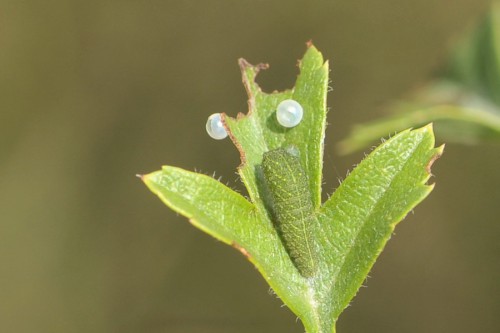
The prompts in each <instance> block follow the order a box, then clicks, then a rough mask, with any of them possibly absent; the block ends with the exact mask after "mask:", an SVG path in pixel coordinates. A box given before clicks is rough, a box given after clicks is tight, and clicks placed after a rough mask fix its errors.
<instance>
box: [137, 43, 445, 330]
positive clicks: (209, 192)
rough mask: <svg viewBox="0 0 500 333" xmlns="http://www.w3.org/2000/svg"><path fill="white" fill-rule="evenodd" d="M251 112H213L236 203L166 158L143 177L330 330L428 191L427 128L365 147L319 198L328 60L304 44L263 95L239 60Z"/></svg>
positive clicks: (309, 319) (309, 324)
mask: <svg viewBox="0 0 500 333" xmlns="http://www.w3.org/2000/svg"><path fill="white" fill-rule="evenodd" d="M240 67H241V70H242V73H243V82H244V84H245V87H246V88H247V92H248V95H249V106H250V110H249V112H248V114H246V115H242V114H240V115H238V117H237V118H236V119H233V118H230V117H228V116H227V115H224V114H223V115H222V121H223V122H224V125H225V128H226V130H227V131H228V134H229V136H230V137H231V139H232V140H233V142H234V143H235V145H236V147H237V148H238V150H239V151H240V154H241V160H242V164H241V166H240V167H239V168H238V171H239V173H240V175H241V178H242V180H243V182H244V183H245V185H246V187H247V189H248V193H249V195H250V199H249V200H247V199H245V198H244V197H242V196H241V195H239V194H237V193H236V192H234V191H233V190H231V189H229V188H228V187H226V186H225V185H223V184H221V183H219V182H218V181H216V180H214V179H212V178H211V177H208V176H205V175H201V174H197V173H193V172H189V171H185V170H182V169H179V168H175V167H170V166H166V167H164V168H163V169H162V170H160V171H157V172H153V173H151V174H149V175H146V176H142V179H143V181H144V182H145V183H146V185H147V186H148V187H149V188H150V189H151V190H152V191H153V192H154V193H155V194H156V195H158V196H159V197H160V199H161V200H162V201H163V202H164V203H165V204H166V205H167V206H169V207H170V208H172V209H173V210H175V211H177V212H179V213H180V214H182V215H184V216H186V217H188V218H189V219H190V221H191V222H192V223H193V224H194V225H195V226H196V227H198V228H200V229H202V230H203V231H205V232H207V233H209V234H210V235H212V236H214V237H215V238H217V239H220V240H221V241H223V242H225V243H227V244H230V245H232V246H234V247H235V248H237V249H239V250H240V251H241V252H242V253H243V254H244V255H245V256H246V257H247V258H248V259H249V260H250V261H251V262H252V263H253V264H254V265H255V266H256V267H257V268H258V269H259V271H260V273H261V274H262V275H263V277H264V278H265V279H266V280H267V282H268V283H269V284H270V285H271V287H272V288H273V289H274V291H275V292H276V293H277V294H278V295H279V296H280V297H281V299H282V300H283V302H285V304H286V305H287V306H288V307H289V308H290V309H291V310H292V311H293V312H294V313H296V314H297V316H298V317H299V318H300V319H301V320H302V322H303V324H304V326H305V328H306V330H307V332H309V333H332V332H335V323H336V321H337V319H338V316H339V315H340V313H341V312H342V310H343V309H344V308H345V307H346V306H347V305H348V304H349V302H350V300H351V299H352V297H354V295H355V294H356V292H357V290H358V289H359V287H360V285H361V283H362V282H363V280H364V279H365V277H366V275H367V274H368V271H369V270H370V268H371V266H372V265H373V263H374V262H375V259H376V258H377V256H378V255H379V254H380V252H381V251H382V249H383V247H384V245H385V243H386V242H387V240H388V239H389V237H390V235H391V233H392V230H393V229H394V226H395V224H397V223H398V222H399V221H401V220H402V219H403V218H404V216H405V215H406V214H407V213H408V212H409V211H410V210H411V209H413V207H415V206H416V205H417V204H418V203H419V202H420V201H421V200H423V199H424V198H425V196H427V195H428V194H429V192H430V191H431V190H432V186H431V185H425V183H426V181H427V180H428V178H429V176H430V166H431V164H432V162H433V161H434V160H435V159H436V158H438V157H439V156H440V154H441V152H442V148H434V136H433V132H432V127H431V126H430V125H429V126H426V127H423V128H421V129H417V130H413V131H410V130H407V131H404V132H402V133H400V134H398V135H396V136H395V137H393V138H391V139H389V140H388V141H386V142H385V143H383V144H382V145H381V146H380V147H379V148H377V149H376V150H374V151H373V152H372V153H371V154H370V155H369V156H368V157H367V158H366V159H365V160H364V161H362V162H361V163H360V164H359V165H358V167H356V168H355V169H354V171H353V172H352V173H351V174H350V175H349V176H348V177H347V178H346V179H345V181H344V182H343V183H342V185H341V186H340V187H339V188H338V189H337V190H336V191H335V193H334V194H333V195H332V197H331V198H330V199H329V200H327V201H326V202H325V203H324V204H323V205H321V201H320V198H321V166H322V156H323V139H324V129H325V118H326V103H325V101H326V92H327V82H328V76H327V75H328V63H326V62H324V61H323V57H322V55H321V53H320V52H318V50H317V49H316V48H315V47H314V46H312V45H309V48H308V50H307V52H306V54H305V56H304V58H303V59H302V61H301V62H300V75H299V76H298V78H297V82H296V85H295V87H294V88H293V89H291V90H287V91H284V92H274V93H271V94H267V93H264V92H262V91H261V89H260V88H259V86H258V85H257V84H256V83H255V76H256V75H257V73H258V71H259V70H261V69H263V68H266V67H267V66H264V65H257V66H252V65H250V64H248V63H247V62H246V61H244V60H240ZM286 99H293V100H295V101H297V102H299V103H300V105H301V106H302V107H303V110H304V115H303V119H302V121H301V122H300V123H299V124H298V125H297V126H296V127H293V128H284V127H281V126H280V125H279V123H278V122H277V121H276V111H275V110H276V107H277V105H278V104H279V103H280V102H281V101H283V100H286Z"/></svg>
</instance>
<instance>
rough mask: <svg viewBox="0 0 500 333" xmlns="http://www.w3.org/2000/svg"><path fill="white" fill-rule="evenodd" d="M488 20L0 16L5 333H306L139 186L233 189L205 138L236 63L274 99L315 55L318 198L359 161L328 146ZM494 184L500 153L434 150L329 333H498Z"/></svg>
mask: <svg viewBox="0 0 500 333" xmlns="http://www.w3.org/2000/svg"><path fill="white" fill-rule="evenodd" d="M487 7H488V1H486V0H473V1H472V0H456V1H445V0H441V1H433V0H421V1H401V0H380V1H335V0H328V1H327V0H323V1H319V0H317V1H292V0H291V1H274V0H273V1H264V0H252V1H250V0H238V1H230V0H225V1H223V0H210V1H208V0H207V1H195V0H179V1H168V0H167V1H166V0H163V1H159V0H147V1H138V0H135V1H134V0H120V1H118V0H99V1H96V0H86V1H82V0H66V1H63V0H45V1H34V0H25V1H20V0H13V1H7V0H1V1H0V50H1V51H0V213H1V223H0V259H1V266H0V332H16V333H17V332H20V333H24V332H51V333H58V332H125V333H126V332H169V333H177V332H183V333H197V332H200V333H211V332H244V333H246V332H274V333H276V332H287V333H291V332H297V333H299V332H303V328H302V326H301V325H300V323H298V322H296V320H295V317H294V315H293V314H291V312H290V311H288V310H287V309H286V308H284V307H281V304H282V303H281V302H280V301H279V300H278V299H276V297H275V296H273V295H271V294H270V292H269V288H268V286H267V285H266V283H265V282H264V280H263V279H262V278H261V277H260V276H259V274H258V273H257V271H256V270H255V269H254V268H253V267H252V265H251V264H249V263H248V262H247V261H246V260H245V259H244V258H243V257H242V256H241V254H239V253H238V252H237V251H234V250H232V249H230V248H229V247H227V246H224V245H222V244H220V243H218V242H217V241H214V240H213V239H211V238H210V237H208V236H206V235H204V234H203V233H201V232H200V231H199V230H196V229H195V228H193V227H192V226H190V225H189V223H187V221H186V220H185V219H184V218H182V217H179V216H177V215H176V214H175V213H173V212H171V211H170V210H169V209H167V208H166V207H165V206H163V204H162V203H161V202H160V201H159V200H158V199H157V198H156V197H154V196H153V195H152V194H151V193H149V192H148V191H147V189H146V187H145V186H144V185H143V184H142V183H141V182H140V181H139V180H138V179H137V178H136V177H135V174H137V173H147V172H150V171H154V170H157V169H159V168H160V166H161V165H162V164H170V165H176V166H181V167H184V168H186V169H188V170H194V169H195V168H196V169H197V170H201V171H203V172H205V173H209V174H212V173H213V172H215V174H216V175H217V176H222V180H223V181H224V182H226V183H229V184H230V185H231V186H232V187H235V188H238V189H239V190H243V189H242V186H241V184H240V183H239V181H238V177H237V175H236V173H235V172H236V167H237V165H238V164H239V156H238V153H237V151H236V149H234V148H233V147H232V144H231V143H230V141H229V140H224V141H222V142H220V141H214V140H211V139H210V138H209V137H208V136H207V135H206V133H205V121H206V119H207V117H208V116H209V115H210V114H212V113H214V112H226V113H228V114H229V115H232V116H235V115H236V114H237V113H238V112H246V109H247V105H246V95H245V92H244V89H243V86H242V85H241V84H240V82H241V79H240V73H239V70H238V67H237V63H236V60H237V59H238V58H239V57H245V58H246V59H247V60H249V61H250V62H252V63H258V62H268V63H270V64H271V69H270V70H268V71H266V72H263V73H262V74H261V75H260V76H259V82H260V84H261V85H262V87H263V88H264V89H265V90H268V91H271V90H274V89H285V88H289V87H291V86H292V85H293V82H294V79H295V77H296V75H297V68H296V66H295V65H296V62H297V59H299V58H300V57H301V56H302V54H303V53H304V52H305V42H306V41H307V40H309V39H312V40H313V41H314V43H315V45H316V46H317V47H318V48H319V49H320V50H321V51H322V52H323V54H324V56H325V57H326V58H327V59H330V61H331V67H332V72H331V79H332V84H331V85H332V87H333V91H332V92H331V93H330V94H329V101H328V102H329V106H330V107H331V111H330V113H329V114H328V121H329V123H330V126H329V127H328V129H327V138H326V142H325V145H326V147H325V163H324V180H325V186H324V190H325V192H326V193H330V192H331V191H333V189H334V188H335V187H336V186H337V185H338V179H341V178H343V177H344V176H345V174H346V173H347V170H349V169H350V168H351V167H352V165H353V164H355V163H356V162H358V161H359V160H360V159H361V158H362V157H363V154H362V153H359V154H357V155H350V156H347V157H340V156H338V155H337V154H336V152H335V150H334V146H335V143H336V142H338V141H339V140H340V139H341V138H342V137H344V136H345V135H346V134H347V133H348V130H349V128H350V127H351V126H352V125H353V124H354V123H356V122H361V121H366V120H372V119H376V118H377V117H379V116H380V115H382V114H383V106H384V105H385V104H386V103H387V102H389V101H391V100H393V99H394V98H397V97H400V96H401V95H402V94H403V93H405V92H406V91H408V90H409V89H411V88H414V87H415V86H417V85H418V83H420V82H423V81H424V80H425V79H426V78H428V77H429V76H430V74H431V73H432V72H433V71H434V70H435V69H436V68H437V65H438V64H439V62H440V61H442V60H443V59H445V57H446V54H447V51H448V47H449V46H450V45H451V43H452V41H453V40H454V39H455V38H456V37H458V36H459V35H460V33H461V32H463V31H465V29H466V27H468V26H469V25H471V24H474V22H475V20H477V19H478V18H479V17H480V15H481V13H483V12H484V10H486V8H487ZM438 134H439V133H438ZM438 140H439V135H438ZM438 143H439V144H440V143H442V142H440V141H438ZM368 150H369V149H367V151H368ZM499 171H500V147H499V146H494V145H484V146H475V147H468V146H459V145H448V146H447V147H446V150H445V155H444V156H443V158H442V159H441V160H439V161H438V162H437V163H436V165H435V167H434V169H433V173H434V174H435V175H436V176H435V177H434V178H432V180H431V181H432V182H434V181H435V182H437V186H436V189H435V191H434V192H433V193H432V194H431V196H430V197H429V198H428V199H427V200H426V201H425V202H424V203H423V204H422V205H420V206H419V207H418V208H417V209H416V210H415V214H410V216H408V217H407V219H406V220H405V221H404V222H403V223H402V224H401V225H400V226H399V227H398V228H397V229H396V233H397V236H396V237H393V239H392V240H391V241H390V242H389V244H388V246H387V248H386V251H385V252H384V253H383V255H382V256H381V258H380V259H379V261H378V262H377V264H376V265H375V268H374V270H373V271H372V273H371V274H370V275H371V278H369V279H368V281H367V282H366V285H367V286H368V288H362V290H361V291H360V293H359V294H358V296H357V297H356V298H355V300H354V302H353V303H352V305H351V307H350V308H348V309H347V310H346V311H345V312H344V314H343V315H342V316H341V318H340V322H339V327H338V331H339V332H340V333H343V332H386V333H390V332H408V333H413V332H415V333H417V332H418V333H422V332H455V333H458V332H483V333H487V332H500V316H499V313H500V283H499V282H500V241H499V239H500V223H499V215H498V211H499V205H500V191H499V188H500V172H499Z"/></svg>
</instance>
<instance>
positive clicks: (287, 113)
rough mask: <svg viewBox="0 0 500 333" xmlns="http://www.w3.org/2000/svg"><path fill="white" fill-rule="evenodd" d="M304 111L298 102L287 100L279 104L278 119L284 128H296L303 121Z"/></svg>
mask: <svg viewBox="0 0 500 333" xmlns="http://www.w3.org/2000/svg"><path fill="white" fill-rule="evenodd" d="M303 115H304V109H303V108H302V105H300V104H299V103H298V102H297V101H294V100H293V99H286V100H284V101H282V102H281V103H280V104H278V109H277V110H276V118H277V119H278V123H280V125H281V126H283V127H288V128H290V127H295V126H297V125H298V124H299V123H300V122H301V121H302V116H303Z"/></svg>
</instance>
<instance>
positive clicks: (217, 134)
mask: <svg viewBox="0 0 500 333" xmlns="http://www.w3.org/2000/svg"><path fill="white" fill-rule="evenodd" d="M206 128H207V133H208V135H210V137H212V138H213V139H216V140H222V139H224V138H226V137H227V132H226V129H225V128H224V124H222V120H221V117H220V113H214V114H213V115H211V116H210V117H208V120H207V126H206Z"/></svg>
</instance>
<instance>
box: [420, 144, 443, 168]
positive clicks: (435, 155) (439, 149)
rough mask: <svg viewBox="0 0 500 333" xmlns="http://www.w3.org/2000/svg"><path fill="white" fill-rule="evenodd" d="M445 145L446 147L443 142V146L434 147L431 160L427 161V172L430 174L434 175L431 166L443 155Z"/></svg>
mask: <svg viewBox="0 0 500 333" xmlns="http://www.w3.org/2000/svg"><path fill="white" fill-rule="evenodd" d="M444 147H445V145H444V144H442V145H441V146H439V147H436V148H434V149H433V154H432V156H431V158H430V160H429V162H427V165H426V166H425V171H427V173H428V174H429V175H432V172H431V167H432V165H433V164H434V162H435V161H436V160H437V159H439V158H440V157H441V156H442V155H443V151H444Z"/></svg>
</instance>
